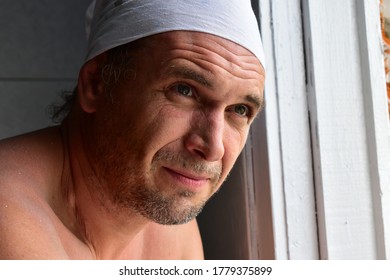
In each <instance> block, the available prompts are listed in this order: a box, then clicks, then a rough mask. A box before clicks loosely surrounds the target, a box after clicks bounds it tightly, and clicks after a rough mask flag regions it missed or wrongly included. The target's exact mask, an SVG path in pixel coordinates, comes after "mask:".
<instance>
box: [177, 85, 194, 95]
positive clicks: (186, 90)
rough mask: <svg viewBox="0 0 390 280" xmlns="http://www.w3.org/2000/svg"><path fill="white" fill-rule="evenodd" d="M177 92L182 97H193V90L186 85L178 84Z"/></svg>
mask: <svg viewBox="0 0 390 280" xmlns="http://www.w3.org/2000/svg"><path fill="white" fill-rule="evenodd" d="M175 88H176V91H177V92H178V93H180V94H181V95H184V96H187V97H190V96H192V95H193V92H192V88H191V87H190V86H188V85H186V84H178V85H176V86H175Z"/></svg>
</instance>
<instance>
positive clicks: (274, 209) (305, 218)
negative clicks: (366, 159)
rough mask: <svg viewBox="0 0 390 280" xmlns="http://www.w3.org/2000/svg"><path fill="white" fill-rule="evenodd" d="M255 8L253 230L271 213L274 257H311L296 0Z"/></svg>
mask: <svg viewBox="0 0 390 280" xmlns="http://www.w3.org/2000/svg"><path fill="white" fill-rule="evenodd" d="M259 10H260V15H259V18H260V26H261V33H262V38H263V43H264V48H265V55H266V58H267V60H266V64H267V65H266V72H267V77H266V90H265V100H266V108H265V111H264V114H263V116H261V118H260V120H258V122H256V123H255V124H254V126H253V129H252V137H251V138H250V139H249V140H250V144H251V145H252V146H253V147H254V148H253V154H254V156H253V158H254V167H253V172H254V185H255V186H256V188H255V190H257V191H256V196H255V197H256V202H257V204H256V206H257V215H258V216H259V217H258V218H257V219H258V220H260V221H262V222H261V223H260V224H259V225H258V231H260V232H261V231H263V230H264V228H265V227H264V225H266V223H265V222H264V220H266V218H264V215H266V217H268V219H271V218H272V230H273V240H272V241H273V243H272V244H273V246H274V248H273V250H274V258H275V259H317V258H318V241H317V240H318V234H317V223H316V215H315V195H314V185H313V184H314V180H313V175H312V161H311V158H312V156H311V141H310V124H309V114H308V105H307V94H306V84H305V83H306V82H305V63H304V61H305V58H304V48H303V34H302V24H301V23H302V21H301V9H300V1H299V0H289V1H285V0H261V1H259ZM264 134H266V135H264ZM258 158H262V159H264V158H265V160H266V162H267V163H268V166H267V164H265V163H264V160H262V161H260V160H259V161H257V162H256V159H258ZM266 172H268V174H266ZM265 179H266V180H265ZM264 180H265V181H266V182H267V183H266V184H265V183H264ZM268 193H269V196H267V194H268ZM267 199H270V203H269V204H270V206H269V207H268V204H267ZM269 212H271V214H268V213H269ZM260 235H261V234H260ZM268 239H270V238H269V237H268ZM259 242H260V245H258V248H259V252H260V253H259V256H260V257H261V256H262V255H265V254H266V253H267V250H269V248H268V247H267V246H266V245H265V244H264V238H262V236H260V238H259ZM267 244H268V243H267Z"/></svg>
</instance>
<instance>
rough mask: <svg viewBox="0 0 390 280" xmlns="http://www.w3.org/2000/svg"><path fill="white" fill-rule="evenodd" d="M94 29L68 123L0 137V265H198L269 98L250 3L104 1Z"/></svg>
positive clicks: (91, 23) (95, 12) (94, 13)
mask: <svg viewBox="0 0 390 280" xmlns="http://www.w3.org/2000/svg"><path fill="white" fill-rule="evenodd" d="M188 2H190V3H188ZM88 34H89V41H88V55H87V59H86V62H85V64H84V65H83V67H82V68H81V70H80V74H79V79H78V84H77V91H76V95H75V96H74V98H72V103H71V104H70V108H71V109H70V112H69V114H68V115H67V117H66V118H65V119H64V121H63V122H62V124H61V126H59V127H52V128H47V129H43V130H41V131H37V132H34V133H30V134H26V135H21V136H18V137H15V138H12V139H7V140H3V141H2V142H0V209H1V211H0V236H1V238H0V258H2V259H202V258H203V250H202V244H201V239H200V235H199V230H198V227H197V223H196V219H195V217H196V215H197V214H198V213H199V212H200V211H201V209H202V207H203V205H204V204H205V203H206V201H207V200H208V199H209V198H210V197H211V196H212V195H213V194H214V193H215V192H216V191H217V190H218V189H219V187H220V186H221V184H222V182H223V181H224V180H225V178H226V177H227V175H228V173H229V171H230V170H231V168H232V166H233V164H234V162H235V160H236V158H237V157H238V155H239V153H240V152H241V150H242V148H243V147H244V144H245V141H246V138H247V134H248V131H249V127H250V124H251V123H252V121H253V120H254V118H255V116H256V114H257V113H258V112H259V111H260V110H261V108H262V104H263V87H264V75H265V73H264V68H263V64H264V58H263V52H262V46H261V41H260V36H259V32H258V29H257V23H256V20H255V18H254V15H253V12H252V10H251V7H250V1H242V0H234V1H223V0H214V1H211V0H210V1H185V0H182V1H178V0H166V1H159V0H149V1H146V0H132V1H114V0H113V1H96V3H93V4H92V5H91V9H89V19H88Z"/></svg>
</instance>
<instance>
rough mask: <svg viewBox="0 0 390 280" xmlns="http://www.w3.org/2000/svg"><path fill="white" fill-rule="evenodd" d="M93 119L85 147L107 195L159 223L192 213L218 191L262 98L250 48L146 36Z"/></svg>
mask: <svg viewBox="0 0 390 280" xmlns="http://www.w3.org/2000/svg"><path fill="white" fill-rule="evenodd" d="M129 73H130V74H129V75H128V79H127V80H125V81H121V82H119V83H117V84H116V85H115V86H113V87H112V88H110V95H111V98H112V102H111V101H108V99H105V98H102V99H101V101H100V103H99V105H98V107H97V109H96V111H95V113H94V116H93V126H92V130H91V131H89V132H88V134H89V136H88V137H90V139H89V143H88V145H87V153H88V156H89V157H90V159H91V163H92V165H93V168H94V170H95V172H96V174H99V175H98V176H100V178H99V180H100V182H103V185H105V186H107V189H104V190H100V191H101V192H102V199H105V198H106V197H108V198H109V199H110V200H111V201H112V202H113V205H114V206H115V211H119V213H123V212H124V211H130V212H134V211H135V212H136V213H139V214H142V215H143V216H145V217H147V218H148V219H151V220H153V221H155V222H158V223H161V224H180V223H185V222H188V221H189V220H191V219H193V218H194V217H195V216H196V215H197V214H198V213H199V212H200V210H201V209H202V207H203V205H204V204H205V202H206V201H207V200H208V199H209V198H210V197H211V196H212V195H213V194H214V193H215V192H216V191H217V190H218V189H219V187H220V186H221V184H222V182H223V181H224V180H225V179H226V177H227V175H228V173H229V172H230V170H231V168H232V166H233V164H234V162H235V160H236V159H237V157H238V155H239V153H240V152H241V150H242V148H243V146H244V144H245V141H246V138H247V135H248V130H249V126H250V124H251V122H252V121H253V119H254V117H255V115H256V114H257V113H258V111H259V110H260V109H261V106H262V103H263V95H262V91H263V86H264V70H263V68H262V66H261V65H260V63H259V61H258V60H257V58H256V57H255V56H253V55H252V54H251V53H250V52H249V51H247V50H246V49H244V48H242V47H241V46H238V45H237V44H235V43H232V42H230V41H228V40H225V39H222V38H219V37H216V36H213V35H208V34H204V33H197V32H183V31H180V32H179V31H178V32H167V33H163V34H159V35H154V36H152V37H149V38H148V39H147V40H146V47H145V48H144V49H143V50H142V51H141V52H140V53H139V55H138V56H137V59H136V62H135V66H134V67H133V68H132V70H131V71H129Z"/></svg>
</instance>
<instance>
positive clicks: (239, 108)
mask: <svg viewBox="0 0 390 280" xmlns="http://www.w3.org/2000/svg"><path fill="white" fill-rule="evenodd" d="M234 112H235V113H236V114H238V115H240V116H242V117H248V116H249V108H248V106H245V105H242V104H240V105H236V106H234Z"/></svg>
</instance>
